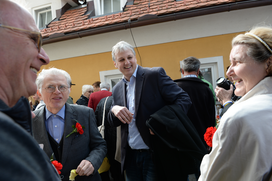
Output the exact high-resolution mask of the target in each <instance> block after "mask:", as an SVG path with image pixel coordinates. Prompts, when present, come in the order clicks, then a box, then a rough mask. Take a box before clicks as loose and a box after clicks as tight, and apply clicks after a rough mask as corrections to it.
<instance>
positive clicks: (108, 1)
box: [94, 0, 126, 16]
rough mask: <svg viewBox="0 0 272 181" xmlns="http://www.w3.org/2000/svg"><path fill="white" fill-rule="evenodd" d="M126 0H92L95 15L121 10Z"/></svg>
mask: <svg viewBox="0 0 272 181" xmlns="http://www.w3.org/2000/svg"><path fill="white" fill-rule="evenodd" d="M125 4H126V0H94V6H95V15H96V16H99V15H104V14H110V13H113V12H118V11H122V9H123V7H124V6H125Z"/></svg>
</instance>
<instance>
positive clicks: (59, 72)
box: [36, 68, 72, 93]
mask: <svg viewBox="0 0 272 181" xmlns="http://www.w3.org/2000/svg"><path fill="white" fill-rule="evenodd" d="M48 75H64V77H65V78H66V81H67V85H68V87H71V83H72V80H71V76H70V75H69V74H68V73H67V72H66V71H65V70H61V69H57V68H49V69H43V70H42V71H41V73H39V75H38V77H37V79H36V85H37V89H39V91H40V93H41V92H42V86H43V80H44V78H45V77H46V76H48ZM69 91H70V89H69Z"/></svg>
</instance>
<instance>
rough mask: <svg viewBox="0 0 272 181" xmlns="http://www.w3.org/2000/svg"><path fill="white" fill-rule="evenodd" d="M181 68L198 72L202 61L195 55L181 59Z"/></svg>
mask: <svg viewBox="0 0 272 181" xmlns="http://www.w3.org/2000/svg"><path fill="white" fill-rule="evenodd" d="M181 68H182V69H183V70H184V71H185V72H197V71H198V70H199V68H200V61H199V60H198V59H197V58H195V57H188V58H185V59H184V60H183V61H181Z"/></svg>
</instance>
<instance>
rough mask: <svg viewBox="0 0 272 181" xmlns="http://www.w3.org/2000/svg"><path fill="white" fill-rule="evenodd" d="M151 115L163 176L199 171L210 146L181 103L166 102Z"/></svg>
mask: <svg viewBox="0 0 272 181" xmlns="http://www.w3.org/2000/svg"><path fill="white" fill-rule="evenodd" d="M150 117H151V118H150V119H149V120H147V122H146V124H147V126H148V127H149V128H150V129H151V130H152V131H153V132H154V133H155V136H154V137H153V139H154V140H153V148H154V150H153V151H154V161H155V164H156V165H158V167H157V168H158V171H159V174H160V180H164V181H166V180H169V181H173V180H179V178H180V177H181V176H180V175H184V174H187V175H188V174H191V173H195V172H196V171H197V169H199V165H200V163H201V160H202V158H203V156H204V155H205V154H206V153H207V149H206V147H205V145H204V144H203V142H202V141H201V139H200V137H199V135H198V133H197V131H196V129H195V127H194V125H193V124H192V122H191V121H190V120H189V118H188V117H187V115H186V114H185V113H184V112H183V111H182V110H181V108H180V106H179V105H167V106H164V107H163V108H162V109H160V110H159V111H157V112H156V113H154V114H152V115H151V116H150ZM160 165H163V167H161V166H160Z"/></svg>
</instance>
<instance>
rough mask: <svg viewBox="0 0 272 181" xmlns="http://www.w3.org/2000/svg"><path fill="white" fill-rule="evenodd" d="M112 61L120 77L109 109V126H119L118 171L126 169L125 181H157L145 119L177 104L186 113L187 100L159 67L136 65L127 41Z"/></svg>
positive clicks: (116, 49)
mask: <svg viewBox="0 0 272 181" xmlns="http://www.w3.org/2000/svg"><path fill="white" fill-rule="evenodd" d="M112 59H113V64H114V66H115V67H116V68H118V69H119V71H120V72H122V74H123V79H122V81H119V82H118V83H117V84H116V85H115V86H114V88H113V91H112V95H113V103H112V105H113V107H112V109H111V111H110V112H109V122H110V124H111V125H113V126H120V125H121V135H122V143H121V154H122V155H121V157H122V163H121V164H122V170H126V180H127V181H143V180H146V181H157V180H160V179H162V178H160V179H159V177H158V170H157V168H158V166H159V165H158V166H156V165H155V164H154V163H153V160H154V159H153V158H152V157H153V156H152V151H151V150H152V149H153V148H152V147H151V145H152V141H154V139H156V138H155V137H154V136H151V134H150V132H149V129H148V127H147V126H146V120H147V119H149V118H150V115H151V114H154V113H155V112H157V111H158V110H160V109H161V108H163V107H164V106H165V105H171V104H177V105H179V106H180V108H181V110H182V111H183V112H185V113H187V111H188V109H189V107H190V105H191V101H190V98H189V96H188V94H187V93H186V92H184V91H183V90H182V89H181V88H180V87H178V86H177V84H176V83H174V82H173V80H172V79H171V78H170V77H169V76H167V75H166V73H165V71H164V69H163V68H161V67H155V68H143V67H141V66H139V65H137V59H136V56H135V51H134V49H133V47H132V46H131V45H130V44H128V43H127V42H124V41H121V42H118V43H117V44H116V45H114V46H113V48H112ZM152 137H153V138H152ZM151 140H152V141H151ZM156 161H159V160H156ZM160 167H161V166H160ZM161 168H162V167H161Z"/></svg>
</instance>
